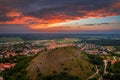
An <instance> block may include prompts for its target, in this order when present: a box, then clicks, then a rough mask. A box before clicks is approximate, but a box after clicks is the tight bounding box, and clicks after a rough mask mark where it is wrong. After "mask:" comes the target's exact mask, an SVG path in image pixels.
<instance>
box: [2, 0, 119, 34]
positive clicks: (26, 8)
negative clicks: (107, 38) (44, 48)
mask: <svg viewBox="0 0 120 80" xmlns="http://www.w3.org/2000/svg"><path fill="white" fill-rule="evenodd" d="M21 3H22V4H21ZM90 20H91V21H90ZM92 20H94V22H93V21H92ZM119 24H120V0H69V2H68V0H63V1H62V0H60V1H56V0H34V1H33V0H27V1H24V0H16V1H14V0H0V32H1V33H2V32H5V31H6V30H5V29H4V27H5V26H6V25H7V27H6V28H7V29H8V30H9V28H10V27H9V26H12V25H14V26H16V27H18V25H20V26H25V27H26V29H28V30H30V31H29V32H33V31H37V32H59V31H60V32H62V31H66V32H72V31H77V32H81V31H115V30H117V31H118V30H120V26H119ZM3 25H4V26H3ZM21 28H22V27H21ZM21 30H22V29H21ZM13 32H14V30H13Z"/></svg>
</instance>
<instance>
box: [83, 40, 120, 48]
mask: <svg viewBox="0 0 120 80" xmlns="http://www.w3.org/2000/svg"><path fill="white" fill-rule="evenodd" d="M83 42H87V43H93V44H97V45H101V46H119V45H120V40H105V39H102V40H85V41H83Z"/></svg>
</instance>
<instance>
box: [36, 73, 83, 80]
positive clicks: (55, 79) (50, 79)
mask: <svg viewBox="0 0 120 80" xmlns="http://www.w3.org/2000/svg"><path fill="white" fill-rule="evenodd" d="M38 80H82V79H80V78H78V77H75V76H72V75H69V74H68V73H65V72H61V73H59V74H55V75H49V76H45V77H44V76H42V75H41V74H38Z"/></svg>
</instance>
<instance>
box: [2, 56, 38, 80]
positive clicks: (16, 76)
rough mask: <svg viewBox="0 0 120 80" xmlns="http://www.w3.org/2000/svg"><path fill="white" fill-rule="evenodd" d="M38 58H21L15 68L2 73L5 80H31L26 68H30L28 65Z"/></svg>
mask: <svg viewBox="0 0 120 80" xmlns="http://www.w3.org/2000/svg"><path fill="white" fill-rule="evenodd" d="M36 56H37V55H35V56H32V57H25V56H21V57H19V58H18V59H17V64H16V66H15V67H14V68H12V69H8V70H5V71H3V72H2V76H3V78H4V79H5V80H29V77H28V76H27V71H26V68H27V66H28V63H29V62H30V61H31V60H32V59H33V58H34V57H36Z"/></svg>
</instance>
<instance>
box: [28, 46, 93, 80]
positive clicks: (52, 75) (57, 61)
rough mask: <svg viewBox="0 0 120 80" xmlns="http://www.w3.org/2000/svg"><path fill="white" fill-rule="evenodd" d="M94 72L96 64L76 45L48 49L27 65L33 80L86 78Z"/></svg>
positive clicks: (75, 79)
mask: <svg viewBox="0 0 120 80" xmlns="http://www.w3.org/2000/svg"><path fill="white" fill-rule="evenodd" d="M94 72H95V66H94V65H93V64H92V63H90V61H89V58H88V57H87V56H86V55H85V54H84V53H83V52H81V51H80V50H79V49H78V48H76V47H62V48H56V49H53V50H47V51H45V52H43V53H41V54H39V55H38V56H37V57H36V58H34V59H33V60H32V61H31V62H30V63H29V66H28V67H27V73H28V74H27V75H28V76H29V78H30V79H31V80H81V79H82V80H86V79H87V78H88V77H89V76H91V75H92V74H93V73H94ZM48 78H49V79H48ZM67 78H68V79H67ZM72 78H73V79H72Z"/></svg>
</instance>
